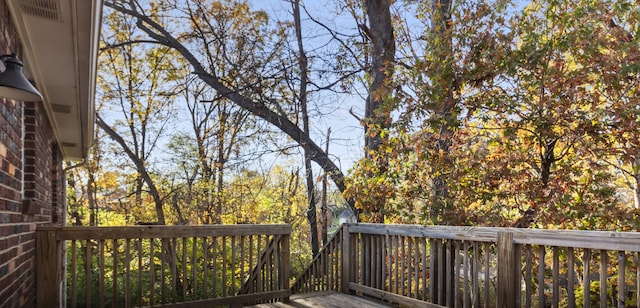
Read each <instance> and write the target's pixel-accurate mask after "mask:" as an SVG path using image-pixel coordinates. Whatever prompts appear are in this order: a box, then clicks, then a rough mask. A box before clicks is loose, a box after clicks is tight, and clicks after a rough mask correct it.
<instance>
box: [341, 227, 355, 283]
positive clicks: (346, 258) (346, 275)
mask: <svg viewBox="0 0 640 308" xmlns="http://www.w3.org/2000/svg"><path fill="white" fill-rule="evenodd" d="M340 228H341V229H342V262H341V264H340V265H341V277H340V281H341V282H342V283H341V290H342V293H349V282H351V277H350V275H351V270H352V269H351V254H352V252H351V250H352V249H351V246H350V243H351V236H350V235H351V233H350V231H351V230H350V229H349V225H345V224H343V225H342V226H341V227H340Z"/></svg>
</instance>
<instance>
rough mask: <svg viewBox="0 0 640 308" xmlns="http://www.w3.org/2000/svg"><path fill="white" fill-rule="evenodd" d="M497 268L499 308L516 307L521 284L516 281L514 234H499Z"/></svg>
mask: <svg viewBox="0 0 640 308" xmlns="http://www.w3.org/2000/svg"><path fill="white" fill-rule="evenodd" d="M497 267H498V268H497V270H498V284H497V299H498V303H497V304H498V305H497V307H505V308H507V307H516V305H517V302H516V294H519V292H517V291H518V290H517V288H519V287H520V284H519V283H518V282H517V281H516V277H518V275H517V271H518V267H517V265H516V246H515V243H514V241H513V232H498V266H497Z"/></svg>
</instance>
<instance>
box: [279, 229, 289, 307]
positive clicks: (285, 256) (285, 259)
mask: <svg viewBox="0 0 640 308" xmlns="http://www.w3.org/2000/svg"><path fill="white" fill-rule="evenodd" d="M289 234H291V230H289V233H287V234H285V235H283V236H282V239H281V241H282V256H281V260H282V261H281V262H280V264H281V266H282V269H281V270H282V273H283V274H282V281H281V282H280V283H281V284H282V287H281V289H282V290H290V286H289V280H290V279H291V272H290V270H291V266H290V263H291V262H290V261H291V260H290V259H291V248H290V246H291V244H290V241H291V237H290V236H289ZM282 301H283V302H285V303H288V302H289V297H288V296H287V297H284V298H282Z"/></svg>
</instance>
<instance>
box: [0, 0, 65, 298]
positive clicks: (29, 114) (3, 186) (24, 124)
mask: <svg viewBox="0 0 640 308" xmlns="http://www.w3.org/2000/svg"><path fill="white" fill-rule="evenodd" d="M10 21H11V19H10V16H9V12H8V10H7V7H6V3H5V0H0V55H2V54H8V53H11V52H17V53H20V51H21V50H20V48H19V39H18V38H17V35H16V31H15V29H14V27H13V25H12V24H11V22H10ZM25 64H26V65H28V63H25ZM1 69H2V70H4V68H3V67H2V68H1ZM53 139H54V136H53V133H52V130H51V125H50V123H49V122H48V118H47V116H46V114H45V111H44V108H43V107H42V105H41V103H23V102H16V101H12V100H6V99H4V98H0V307H32V306H34V305H35V302H34V301H35V288H36V281H35V271H36V268H35V230H36V227H37V226H38V225H41V224H52V223H54V224H56V223H62V222H63V217H64V215H63V210H62V209H63V207H64V202H65V201H64V199H65V196H64V190H65V189H64V172H63V171H62V159H61V154H60V152H59V150H58V147H57V145H56V144H55V143H54V141H53Z"/></svg>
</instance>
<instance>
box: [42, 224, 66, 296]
mask: <svg viewBox="0 0 640 308" xmlns="http://www.w3.org/2000/svg"><path fill="white" fill-rule="evenodd" d="M56 234H57V231H56V230H55V229H49V228H47V229H44V230H36V307H38V308H45V307H62V306H63V303H62V298H61V294H62V290H61V286H62V284H61V283H60V281H61V280H60V279H61V271H60V270H61V268H60V266H61V259H60V258H61V249H60V248H61V245H62V241H58V240H57V239H56Z"/></svg>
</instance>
